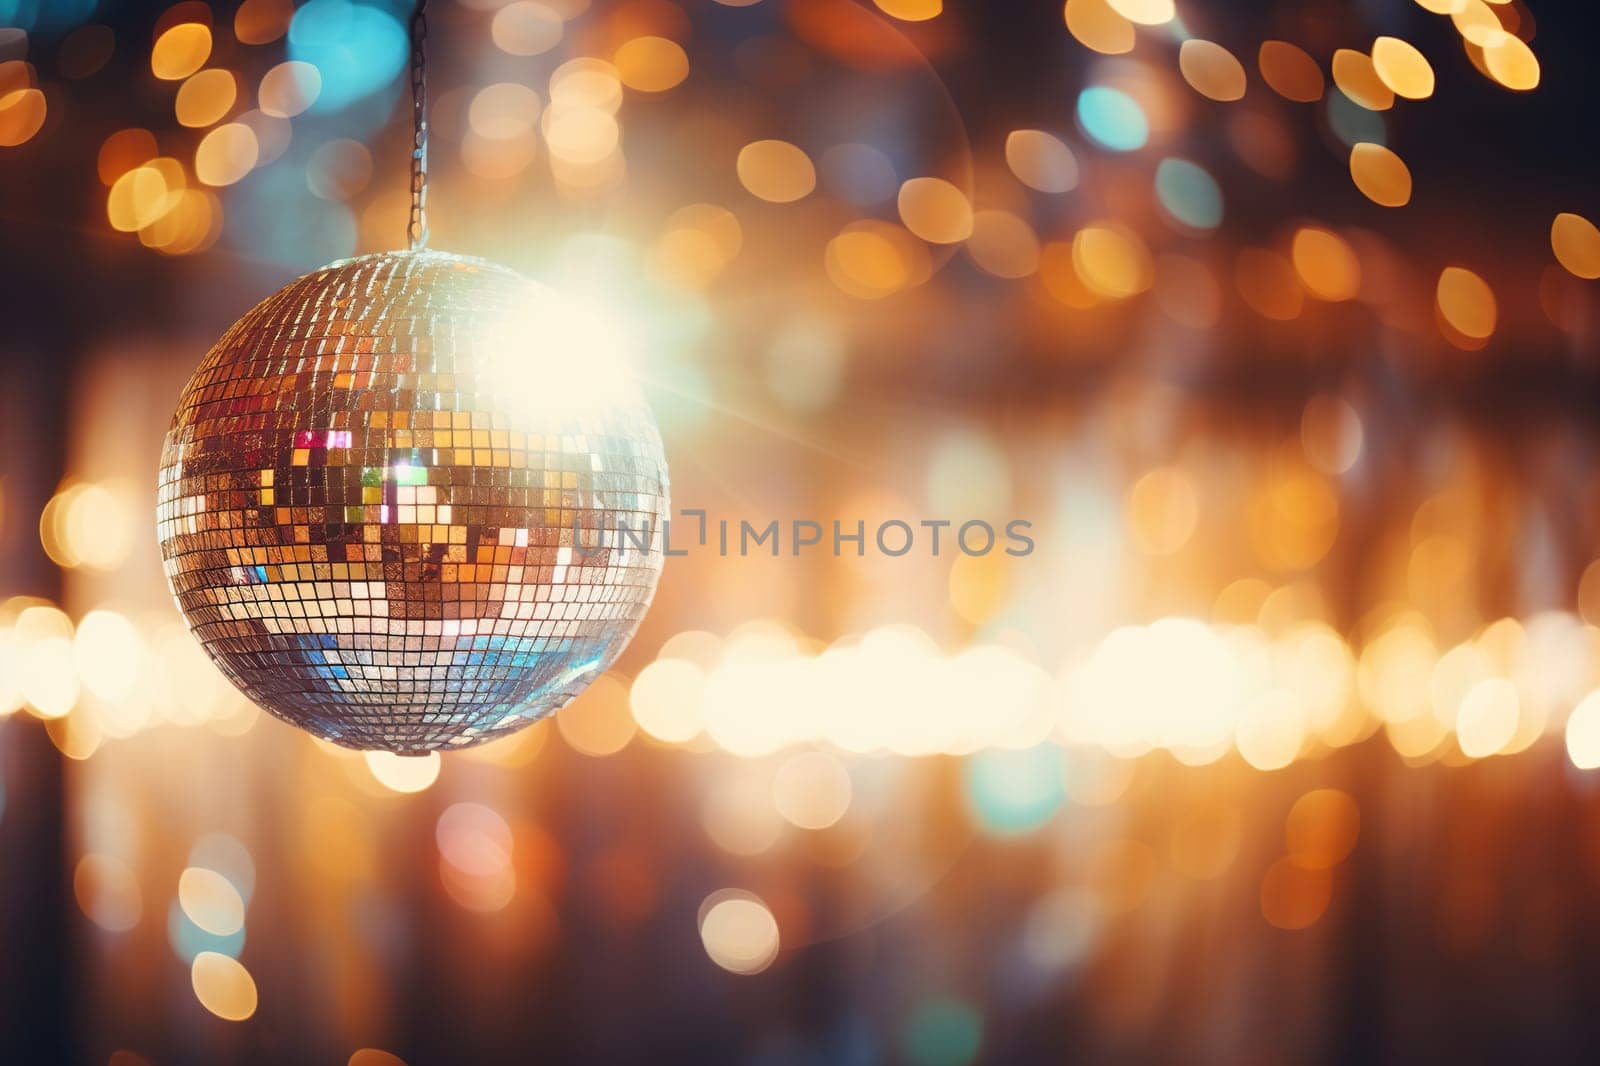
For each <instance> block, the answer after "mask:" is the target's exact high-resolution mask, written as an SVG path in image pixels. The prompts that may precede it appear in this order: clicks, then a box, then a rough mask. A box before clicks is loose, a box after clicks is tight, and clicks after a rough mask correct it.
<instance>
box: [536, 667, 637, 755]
mask: <svg viewBox="0 0 1600 1066" xmlns="http://www.w3.org/2000/svg"><path fill="white" fill-rule="evenodd" d="M556 729H557V730H558V731H559V732H560V733H561V739H562V740H565V741H566V742H567V744H569V745H570V746H571V747H572V748H573V750H575V751H581V752H583V754H585V755H592V756H594V757H596V758H603V757H604V756H607V755H615V754H616V753H617V752H619V751H621V750H622V749H623V748H626V747H627V746H628V743H629V741H631V740H633V736H634V733H636V732H637V731H638V725H637V723H635V722H634V719H633V715H632V714H631V713H629V710H628V686H627V685H626V684H624V683H623V682H622V681H620V680H619V679H618V678H617V677H616V675H614V674H601V675H600V676H599V677H597V678H595V681H594V684H592V685H590V686H589V687H588V688H587V689H586V690H585V691H584V693H583V695H581V696H579V697H578V698H577V699H575V700H573V701H572V702H571V703H570V704H568V705H567V706H566V707H564V708H563V709H562V710H561V711H560V713H558V714H557V715H556Z"/></svg>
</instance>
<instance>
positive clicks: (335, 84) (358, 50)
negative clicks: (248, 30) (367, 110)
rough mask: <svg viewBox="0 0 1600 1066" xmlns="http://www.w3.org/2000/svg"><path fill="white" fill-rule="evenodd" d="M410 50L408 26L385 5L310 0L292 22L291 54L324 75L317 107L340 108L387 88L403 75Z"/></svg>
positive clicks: (314, 107) (315, 109)
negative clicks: (406, 28) (407, 36)
mask: <svg viewBox="0 0 1600 1066" xmlns="http://www.w3.org/2000/svg"><path fill="white" fill-rule="evenodd" d="M408 54H409V45H408V43H407V38H406V31H405V28H404V27H403V26H402V25H401V24H400V20H399V19H398V18H396V17H395V15H394V14H393V13H392V12H391V11H389V10H388V9H387V8H385V7H379V6H374V5H371V4H363V3H354V2H352V0H310V2H309V3H307V4H306V5H305V6H304V7H302V8H300V10H298V11H296V12H295V13H294V21H293V22H291V23H290V24H289V58H290V59H298V60H302V61H303V62H306V63H311V64H313V65H314V66H315V67H316V68H317V71H318V73H320V74H321V75H322V92H321V93H320V94H319V95H318V96H317V99H316V102H315V103H313V104H312V105H311V110H312V111H313V112H324V113H326V112H329V111H338V110H340V109H342V108H345V107H348V106H349V105H351V104H353V103H355V102H356V101H358V100H361V99H363V98H364V97H367V96H370V95H371V94H373V93H375V92H377V91H378V90H379V89H382V88H383V87H384V86H386V85H388V84H389V83H390V82H392V81H394V79H395V78H396V77H398V76H399V74H400V71H401V70H402V69H403V68H404V67H405V65H406V57H407V55H408Z"/></svg>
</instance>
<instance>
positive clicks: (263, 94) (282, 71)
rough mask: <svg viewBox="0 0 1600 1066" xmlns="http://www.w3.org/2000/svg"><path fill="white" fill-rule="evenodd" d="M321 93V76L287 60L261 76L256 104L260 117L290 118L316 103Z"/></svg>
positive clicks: (317, 71) (295, 61)
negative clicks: (261, 115) (259, 108)
mask: <svg viewBox="0 0 1600 1066" xmlns="http://www.w3.org/2000/svg"><path fill="white" fill-rule="evenodd" d="M321 93H322V72H321V71H320V70H318V69H317V68H316V67H315V66H313V65H312V64H310V63H306V62H303V61H301V60H298V59H290V60H286V61H284V62H282V63H279V64H278V65H277V66H275V67H273V68H272V69H271V70H269V71H267V72H266V73H265V74H263V75H262V76H261V86H260V88H259V89H257V91H256V100H257V102H258V103H259V105H260V107H261V111H262V113H263V114H266V115H271V116H272V117H273V118H293V117H294V116H296V115H298V114H301V113H302V112H304V111H305V109H306V108H308V107H310V106H311V105H312V104H314V103H316V102H317V97H318V96H319V95H321Z"/></svg>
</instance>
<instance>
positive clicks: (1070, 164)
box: [1006, 130, 1078, 193]
mask: <svg viewBox="0 0 1600 1066" xmlns="http://www.w3.org/2000/svg"><path fill="white" fill-rule="evenodd" d="M1006 165H1007V166H1008V167H1010V168H1011V173H1013V174H1015V175H1016V178H1017V180H1018V181H1020V182H1022V184H1024V185H1026V186H1027V187H1028V188H1030V189H1034V190H1036V191H1038V192H1045V193H1063V192H1071V191H1072V190H1073V189H1074V188H1076V187H1077V185H1078V160H1077V157H1076V156H1074V155H1073V154H1072V149H1071V148H1068V147H1067V146H1066V144H1065V143H1064V142H1063V141H1062V140H1061V138H1059V137H1057V136H1055V135H1054V134H1050V133H1046V132H1045V131H1044V130H1012V131H1011V132H1010V133H1009V134H1007V135H1006Z"/></svg>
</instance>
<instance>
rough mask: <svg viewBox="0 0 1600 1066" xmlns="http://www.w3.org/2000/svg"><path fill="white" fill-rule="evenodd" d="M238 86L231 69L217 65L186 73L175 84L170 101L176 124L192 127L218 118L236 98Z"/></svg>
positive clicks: (216, 120) (217, 120)
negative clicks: (175, 96) (180, 80)
mask: <svg viewBox="0 0 1600 1066" xmlns="http://www.w3.org/2000/svg"><path fill="white" fill-rule="evenodd" d="M238 96H239V86H238V82H237V81H235V79H234V76H233V73H232V72H231V71H227V70H223V69H222V68H220V67H213V68H211V69H210V70H202V71H199V72H198V73H196V74H192V75H190V76H189V79H188V80H187V81H185V82H184V83H183V84H182V85H181V86H179V87H178V97H177V100H175V101H174V103H173V110H174V111H175V112H176V113H177V117H178V124H179V125H181V126H189V127H191V128H194V129H203V128H204V127H206V126H210V125H213V124H215V123H217V122H221V121H222V119H223V118H224V117H225V116H226V115H227V114H228V112H229V111H230V110H231V109H232V108H233V104H234V101H235V100H237V99H238Z"/></svg>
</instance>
